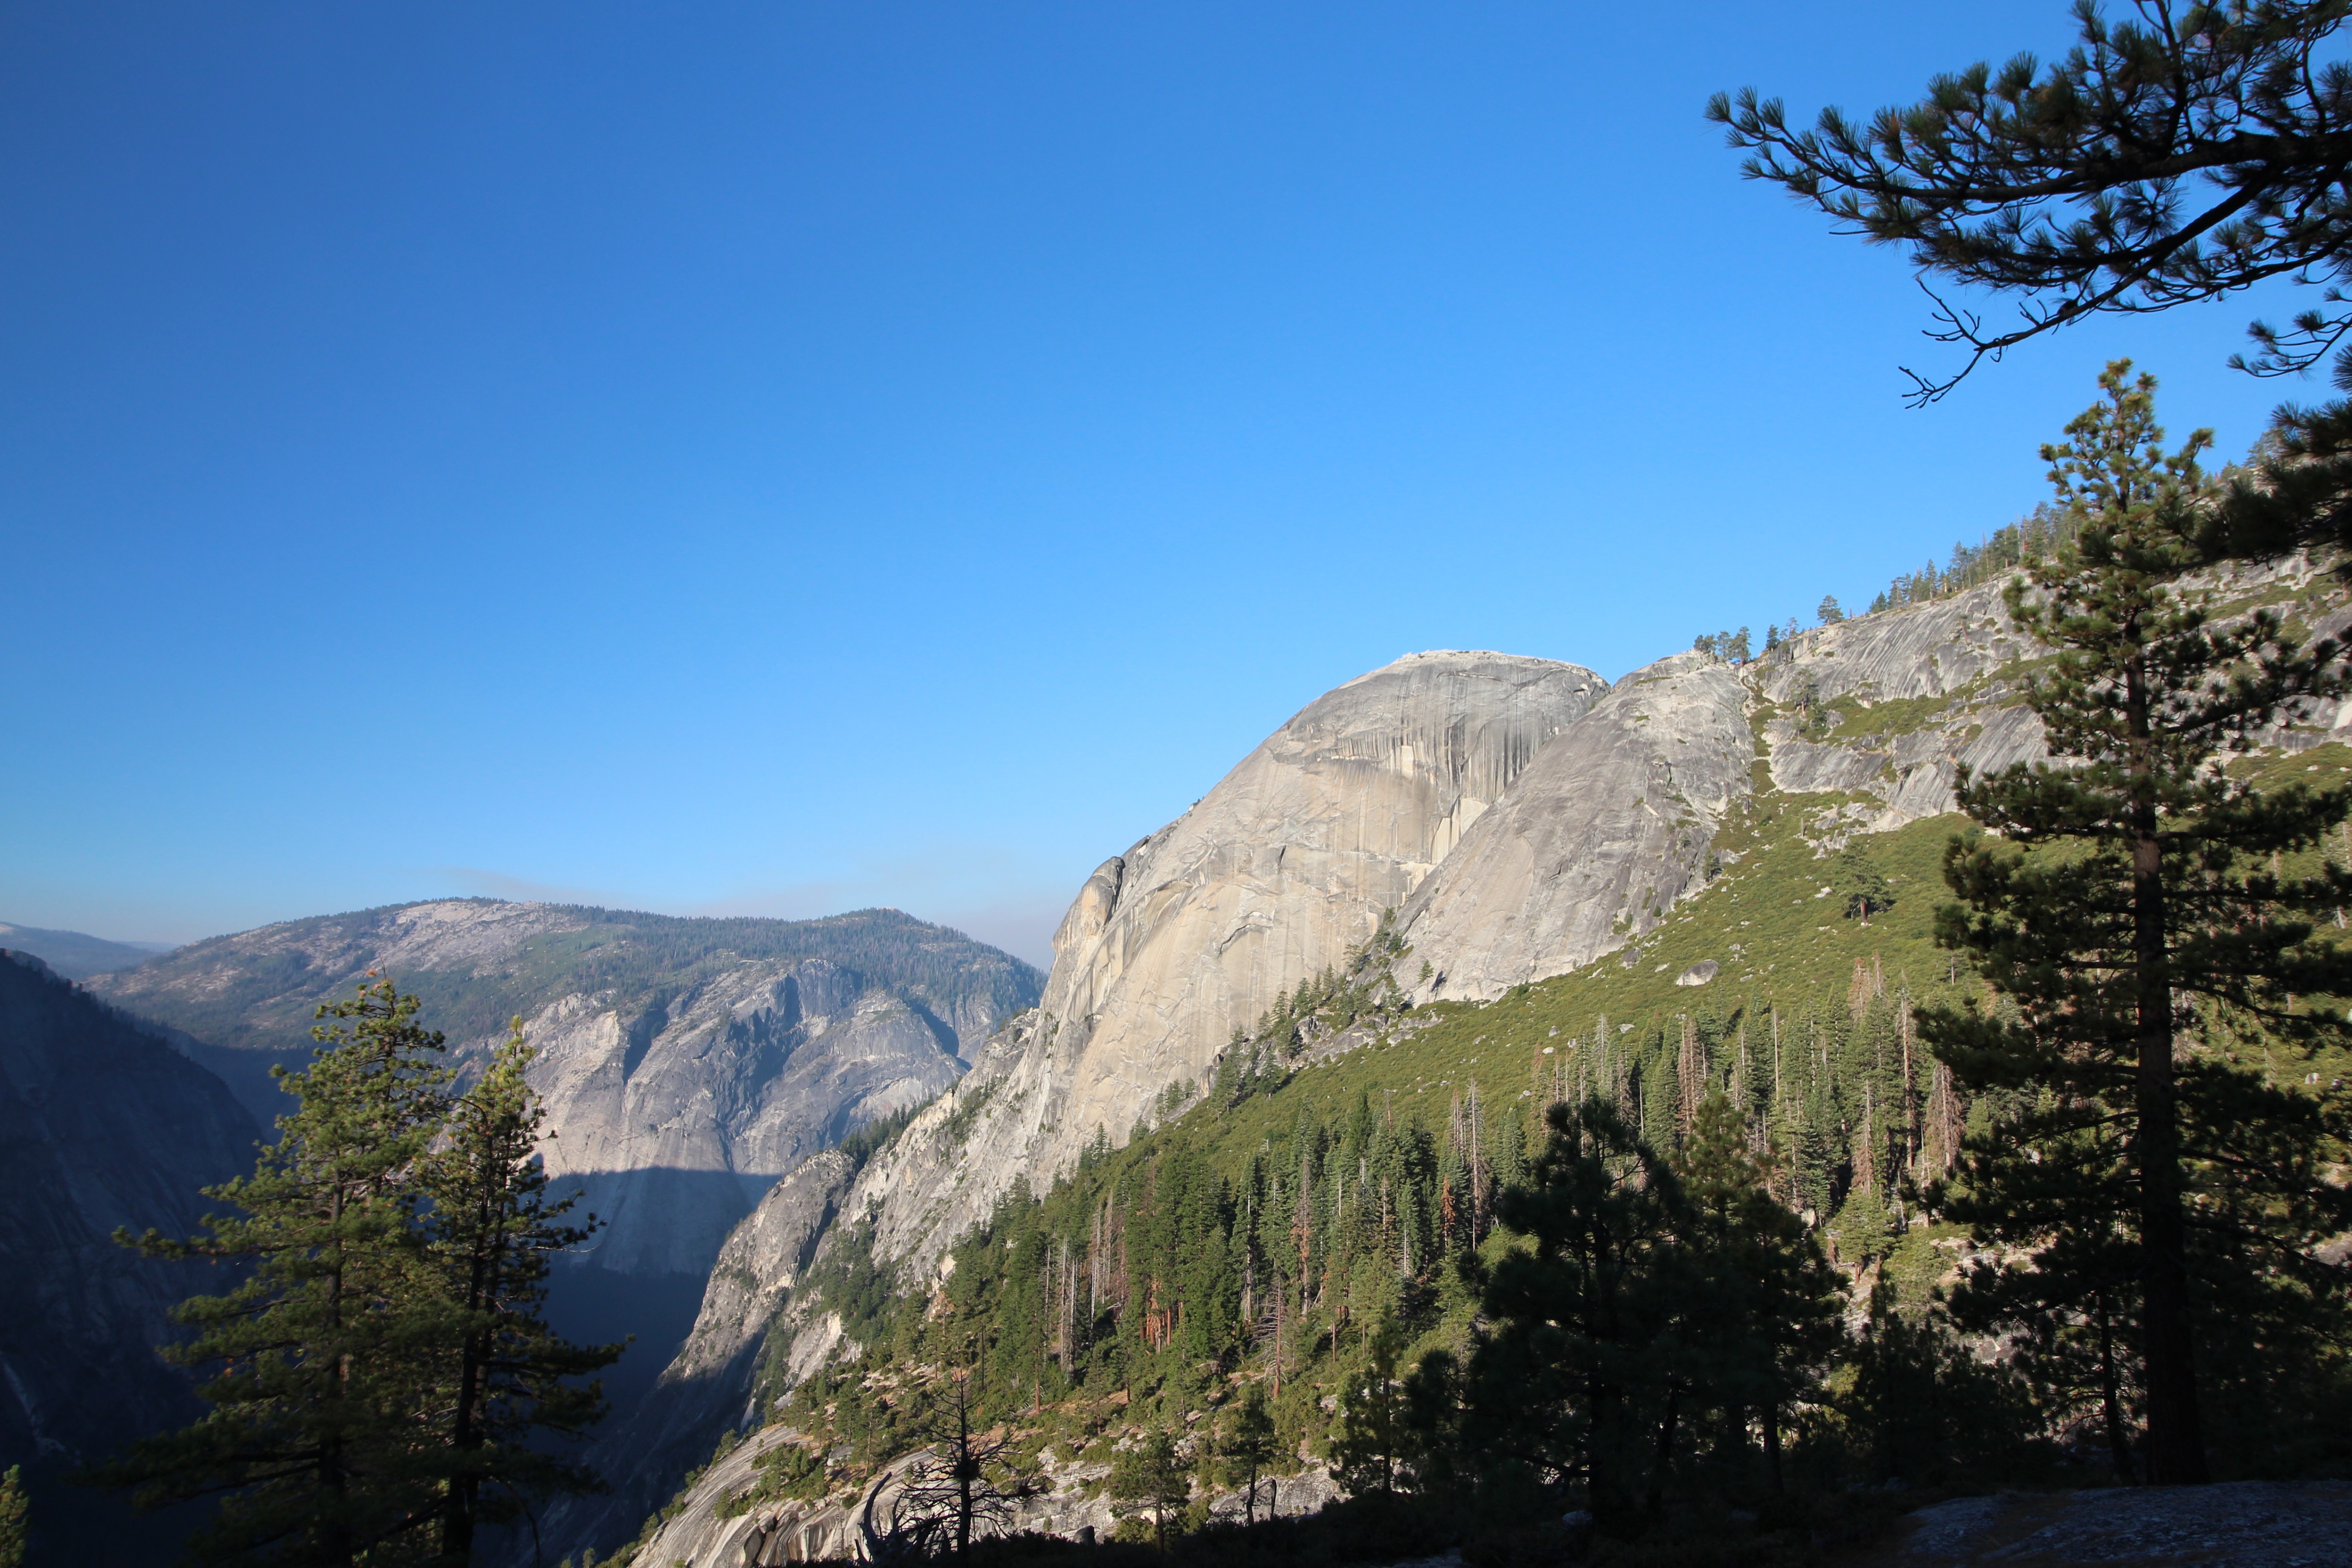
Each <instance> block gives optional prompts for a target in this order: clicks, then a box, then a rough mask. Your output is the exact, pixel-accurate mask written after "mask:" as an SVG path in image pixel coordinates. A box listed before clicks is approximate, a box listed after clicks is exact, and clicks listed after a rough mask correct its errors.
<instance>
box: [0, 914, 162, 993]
mask: <svg viewBox="0 0 2352 1568" xmlns="http://www.w3.org/2000/svg"><path fill="white" fill-rule="evenodd" d="M0 947H7V948H14V949H16V951H17V952H29V953H31V954H32V955H33V956H34V957H36V958H37V959H39V960H40V961H41V962H42V963H46V964H47V965H48V966H49V967H50V968H51V969H54V970H56V971H57V972H58V973H59V974H61V975H63V976H65V978H67V979H68V980H87V979H89V977H90V976H91V975H93V974H104V973H108V972H109V971H110V970H116V969H128V968H130V967H131V965H132V964H134V963H146V962H147V961H148V960H149V959H151V958H152V957H154V956H155V955H156V954H157V953H159V952H171V951H172V944H171V943H170V942H110V941H108V940H107V939H106V938H104V937H102V936H90V935H89V934H87V933H86V932H83V931H47V930H44V929H43V928H42V927H40V926H20V925H10V924H9V923H8V922H7V921H0Z"/></svg>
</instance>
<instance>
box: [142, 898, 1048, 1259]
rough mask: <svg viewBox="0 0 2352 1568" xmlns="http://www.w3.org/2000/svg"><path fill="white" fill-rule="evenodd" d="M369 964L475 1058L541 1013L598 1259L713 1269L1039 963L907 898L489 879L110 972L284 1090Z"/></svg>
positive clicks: (1004, 1008)
mask: <svg viewBox="0 0 2352 1568" xmlns="http://www.w3.org/2000/svg"><path fill="white" fill-rule="evenodd" d="M371 970H375V971H381V972H383V973H385V974H388V975H390V976H391V977H392V978H393V979H394V981H396V982H397V983H398V984H399V985H400V986H401V988H402V989H403V990H407V991H415V993H416V994H418V995H419V996H420V998H421V999H422V1000H423V1003H424V1015H425V1019H426V1020H427V1021H428V1022H429V1023H431V1024H433V1025H434V1026H436V1027H439V1028H441V1029H443V1030H444V1031H446V1033H447V1034H448V1036H449V1038H450V1042H451V1045H452V1047H454V1048H455V1050H456V1051H457V1055H458V1057H459V1059H460V1060H465V1059H467V1058H473V1057H475V1056H477V1055H478V1054H479V1053H480V1052H482V1051H483V1050H485V1049H487V1048H488V1047H489V1046H490V1045H492V1044H493V1043H495V1042H496V1041H497V1040H498V1039H499V1038H502V1037H504V1035H505V1032H506V1028H505V1026H506V1023H507V1020H508V1019H509V1018H510V1017H513V1016H521V1018H522V1019H523V1023H524V1028H525V1031H526V1032H527V1034H528V1035H529V1037H530V1039H531V1041H532V1042H533V1043H534V1044H535V1045H536V1046H537V1047H539V1051H540V1058H539V1060H538V1062H537V1063H536V1064H535V1066H534V1067H533V1068H532V1071H531V1078H532V1082H533V1087H535V1088H536V1089H538V1090H539V1091H540V1093H541V1096H542V1097H543V1098H544V1099H545V1100H546V1103H547V1109H548V1137H547V1141H546V1142H545V1145H544V1147H543V1152H544V1154H545V1156H546V1159H547V1163H548V1169H549V1171H550V1173H551V1174H552V1175H553V1176H555V1177H556V1178H557V1180H558V1182H559V1184H573V1185H576V1186H578V1187H581V1188H583V1189H584V1190H585V1191H586V1193H587V1194H588V1195H587V1199H586V1207H588V1208H589V1209H591V1210H593V1212H594V1213H595V1214H596V1215H598V1216H599V1217H600V1218H602V1219H603V1220H604V1221H605V1222H606V1223H605V1226H604V1229H603V1230H602V1231H600V1232H599V1233H598V1235H597V1237H596V1238H595V1240H594V1241H593V1243H592V1244H591V1248H590V1259H591V1261H592V1262H593V1264H594V1266H595V1267H596V1268H601V1269H603V1270H604V1271H607V1272H612V1273H618V1274H628V1275H685V1276H690V1277H692V1278H693V1279H695V1280H696V1281H699V1280H700V1279H702V1278H703V1277H704V1276H705V1275H706V1274H707V1273H708V1272H709V1268H710V1267H711V1264H712V1263H713V1261H714V1260H715V1259H716V1258H717V1257H718V1255H719V1247H720V1244H721V1243H722V1242H723V1241H724V1240H725V1239H726V1237H727V1234H728V1232H729V1231H730V1229H731V1228H732V1227H733V1226H734V1225H735V1223H736V1222H737V1221H738V1220H740V1219H742V1218H743V1217H744V1216H745V1215H748V1214H750V1213H751V1209H752V1207H753V1205H756V1204H757V1203H758V1202H759V1201H760V1198H761V1194H763V1193H765V1192H766V1191H767V1189H768V1187H769V1186H770V1185H771V1184H773V1183H774V1182H775V1181H776V1180H777V1178H779V1177H781V1176H782V1175H783V1174H784V1173H786V1172H788V1171H791V1170H792V1169H793V1167H795V1166H796V1165H798V1164H799V1163H801V1162H802V1161H803V1160H804V1159H806V1158H807V1157H808V1155H809V1154H811V1153H812V1152H815V1151H816V1150H818V1149H820V1148H823V1147H825V1146H827V1145H829V1144H831V1143H834V1142H838V1141H839V1140H840V1138H841V1137H842V1136H843V1135H844V1134H845V1133H846V1132H848V1131H851V1130H852V1129H853V1128H855V1127H857V1126H859V1125H861V1124H863V1123H864V1122H866V1121H871V1120H873V1119H874V1118H876V1117H878V1116H886V1115H889V1114H891V1113H893V1112H896V1111H900V1110H907V1109H909V1108H911V1107H913V1106H916V1105H919V1104H922V1103H923V1102H925V1101H927V1100H930V1099H932V1098H933V1097H935V1096H936V1095H938V1094H939V1092H940V1090H941V1089H945V1088H946V1087H947V1086H948V1085H949V1084H950V1083H952V1082H954V1081H955V1080H956V1079H957V1078H959V1077H960V1076H961V1074H962V1072H963V1070H964V1063H963V1060H962V1056H961V1053H963V1052H964V1051H966V1050H967V1049H969V1048H971V1047H977V1046H978V1044H979V1043H980V1042H981V1041H982V1039H984V1038H985V1037H987V1035H988V1033H989V1031H990V1030H991V1029H992V1028H993V1027H995V1026H997V1025H998V1024H999V1023H1000V1022H1002V1020H1003V1018H1005V1017H1006V1016H1010V1015H1012V1014H1014V1013H1016V1012H1018V1011H1020V1010H1021V1009H1023V1008H1024V1007H1026V1006H1027V1005H1030V1004H1031V1003H1032V1002H1034V1000H1035V998H1036V994H1037V982H1038V978H1039V977H1038V976H1037V974H1036V972H1035V971H1034V970H1032V969H1030V968H1028V966H1027V965H1025V964H1023V963H1020V962H1019V961H1017V960H1015V959H1013V958H1010V957H1007V956H1006V955H1005V954H1003V953H1001V952H997V951H996V950H995V949H993V948H990V947H985V946H982V944H980V943H978V942H971V941H970V940H968V939H966V938H964V937H962V936H961V935H959V934H958V933H956V932H954V931H946V930H944V929H942V928H940V927H937V926H929V925H925V924H923V923H922V922H921V921H915V920H912V919H910V918H909V917H908V916H905V915H902V914H899V913H898V911H896V910H868V911H865V912H863V913H861V914H857V915H846V916H839V917H835V918H834V919H831V920H825V921H679V920H669V919H667V918H665V917H660V916H651V915H636V914H615V913H613V912H610V911H606V910H583V909H576V908H568V907H563V906H557V905H551V904H517V903H501V902H498V901H495V900H479V899H474V900H442V901H438V902H433V903H423V904H408V905H403V906H399V907H395V908H391V909H383V910H365V911H362V912H360V913H356V914H350V915H337V916H331V917H327V918H323V919H318V920H309V921H289V922H288V923H286V924H282V925H275V926H267V927H264V928H262V929H261V930H258V931H247V932H244V933H242V934H240V935H236V936H229V937H220V938H215V939H214V940H212V941H208V942H197V943H194V944H192V945H190V946H188V947H185V948H182V949H180V950H179V951H178V952H174V953H172V954H171V955H169V956H168V957H165V958H163V959H159V960H156V961H154V962H152V963H147V964H143V965H142V966H140V967H139V968H136V969H132V970H129V971H126V972H123V973H116V974H110V975H106V976H103V977H101V978H100V981H99V982H97V983H96V984H97V986H98V988H99V989H100V991H101V992H102V994H105V995H107V996H108V997H110V998H111V999H113V1000H115V1001H118V1002H120V1003H121V1004H122V1005H125V1006H129V1007H132V1008H135V1009H137V1010H138V1011H140V1012H141V1013H143V1014H146V1015H148V1016H153V1017H157V1018H161V1019H163V1020H164V1021H166V1022H168V1023H171V1024H173V1025H175V1026H179V1027H181V1028H184V1029H185V1030H187V1031H188V1032H189V1033H190V1034H192V1035H194V1036H195V1037H198V1038H199V1039H201V1040H203V1041H205V1042H206V1046H207V1047H209V1049H208V1050H207V1051H206V1053H205V1054H206V1056H207V1058H208V1060H209V1061H210V1062H213V1063H217V1064H219V1065H220V1066H221V1067H222V1068H225V1069H226V1071H227V1072H230V1073H236V1074H237V1075H238V1078H237V1079H236V1082H237V1086H238V1087H241V1088H244V1089H246V1090H247V1095H248V1097H249V1098H250V1100H251V1102H252V1103H253V1104H254V1106H255V1109H256V1110H257V1111H262V1112H265V1113H269V1114H274V1113H275V1111H276V1109H277V1105H278V1098H279V1097H278V1092H277V1090H276V1089H275V1088H274V1087H272V1086H269V1085H268V1083H267V1079H266V1078H264V1077H263V1076H262V1075H263V1074H264V1073H265V1072H266V1068H267V1065H268V1063H269V1062H270V1061H272V1060H290V1061H297V1062H299V1061H304V1060H307V1059H308V1056H309V1049H308V1045H307V1040H308V1035H309V1029H310V1021H311V1013H312V1010H313V1009H314V1008H315V1007H316V1006H317V1005H318V1004H319V1003H320V1002H321V1001H324V1000H328V999H330V998H332V997H336V996H341V995H347V994H350V992H351V989H352V985H353V984H356V983H357V981H358V980H359V979H360V977H361V976H362V975H364V974H365V973H368V972H369V971H371ZM199 1048H203V1047H199Z"/></svg>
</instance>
